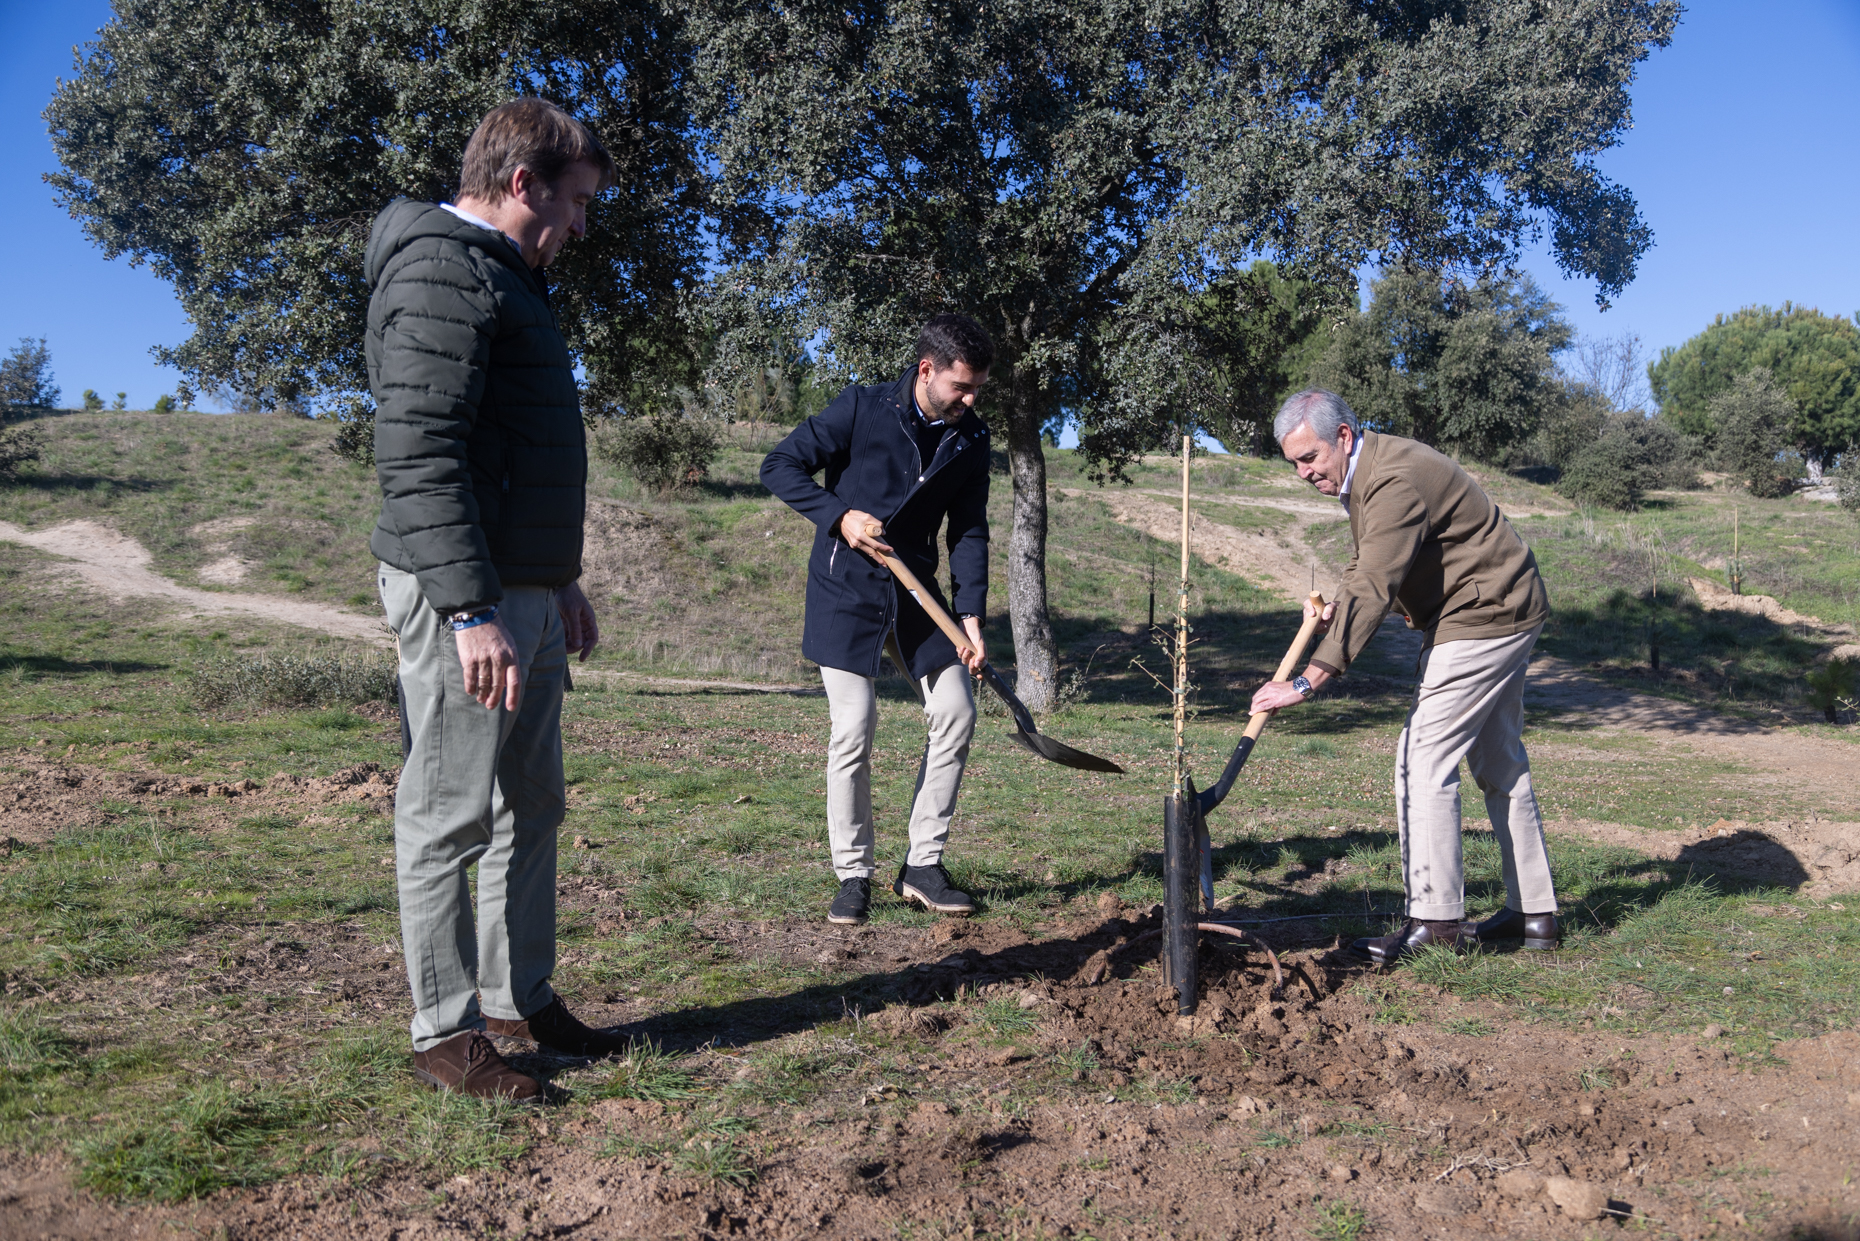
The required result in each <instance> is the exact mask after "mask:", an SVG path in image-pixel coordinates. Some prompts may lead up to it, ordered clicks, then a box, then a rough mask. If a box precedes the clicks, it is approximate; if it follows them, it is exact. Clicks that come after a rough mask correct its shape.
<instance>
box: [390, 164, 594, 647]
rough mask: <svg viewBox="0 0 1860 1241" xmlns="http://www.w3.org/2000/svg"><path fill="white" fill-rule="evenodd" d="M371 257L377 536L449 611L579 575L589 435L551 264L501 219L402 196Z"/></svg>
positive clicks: (439, 607)
mask: <svg viewBox="0 0 1860 1241" xmlns="http://www.w3.org/2000/svg"><path fill="white" fill-rule="evenodd" d="M365 270H366V273H367V277H368V285H369V288H370V289H372V290H373V294H372V296H371V297H370V298H369V302H368V341H367V353H368V386H369V387H370V388H371V389H372V390H373V392H374V398H375V474H376V476H377V477H378V478H379V479H380V481H381V498H382V503H381V520H380V522H379V524H377V525H376V526H375V532H374V535H373V537H372V538H370V539H369V540H368V547H369V550H370V551H372V552H374V554H375V555H376V556H377V557H378V558H379V559H381V560H382V561H384V562H385V563H387V564H391V565H393V566H394V567H395V568H397V569H402V570H404V571H406V572H408V573H411V574H413V575H414V576H415V577H416V578H418V579H419V582H420V590H421V593H423V594H424V595H425V596H426V601H427V603H429V604H430V605H432V607H433V609H434V610H435V611H437V612H442V613H451V612H460V611H465V610H467V609H471V608H478V607H483V606H485V605H487V604H492V603H496V602H497V601H498V600H499V599H502V598H503V597H504V588H505V587H507V586H566V585H567V584H568V583H570V582H572V581H574V580H575V579H576V578H578V577H580V576H581V538H582V518H583V516H584V512H585V508H586V489H587V481H588V451H587V440H586V435H585V433H584V430H583V428H582V423H581V400H580V394H579V392H578V390H577V387H576V384H575V374H574V362H573V360H572V359H571V358H570V357H569V353H568V344H567V342H566V341H564V340H563V339H562V333H561V331H560V329H558V328H557V327H556V323H555V314H554V312H553V311H552V310H551V309H550V307H549V297H548V292H547V290H546V289H545V287H544V286H543V283H542V280H541V278H540V276H539V275H538V274H537V273H535V272H532V271H531V270H530V268H529V266H528V265H527V264H526V263H524V262H523V258H522V256H521V255H520V254H519V253H518V252H517V250H516V248H515V247H514V246H512V244H511V243H510V241H509V240H508V239H507V238H505V237H504V236H503V234H501V233H494V232H491V231H490V230H488V229H483V228H479V227H477V226H476V225H472V224H467V223H466V222H465V221H464V220H461V219H459V218H458V217H457V216H455V215H452V214H451V213H450V212H446V211H442V210H440V209H439V208H438V207H436V206H434V205H433V204H431V203H421V202H412V201H410V200H408V199H404V198H403V199H397V200H396V201H394V202H392V203H390V204H388V206H387V208H386V209H385V210H384V211H382V212H381V214H380V215H379V216H377V217H376V219H375V227H374V234H373V236H371V237H370V238H369V242H368V254H367V257H366V260H365Z"/></svg>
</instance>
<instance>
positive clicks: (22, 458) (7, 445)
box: [0, 427, 45, 483]
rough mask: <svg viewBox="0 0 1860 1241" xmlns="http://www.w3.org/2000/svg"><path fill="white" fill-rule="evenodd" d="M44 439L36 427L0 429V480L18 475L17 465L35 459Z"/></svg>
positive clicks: (42, 446) (43, 444) (37, 457)
mask: <svg viewBox="0 0 1860 1241" xmlns="http://www.w3.org/2000/svg"><path fill="white" fill-rule="evenodd" d="M44 447H45V440H44V438H43V437H41V436H40V434H39V429H38V428H37V427H7V428H6V429H5V430H0V482H9V483H10V482H12V481H13V480H14V479H16V478H18V477H19V467H20V466H22V465H24V464H26V463H27V462H28V461H37V460H38V459H39V452H40V450H42V449H43V448H44Z"/></svg>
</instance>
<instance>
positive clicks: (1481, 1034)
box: [1440, 1017, 1492, 1038]
mask: <svg viewBox="0 0 1860 1241" xmlns="http://www.w3.org/2000/svg"><path fill="white" fill-rule="evenodd" d="M1440 1028H1441V1029H1442V1030H1445V1031H1446V1032H1447V1033H1448V1034H1459V1035H1464V1036H1465V1037H1467V1038H1486V1037H1488V1036H1490V1035H1491V1033H1492V1023H1491V1022H1489V1021H1487V1020H1485V1019H1484V1018H1483V1017H1452V1018H1449V1019H1448V1020H1446V1021H1443V1022H1441V1023H1440Z"/></svg>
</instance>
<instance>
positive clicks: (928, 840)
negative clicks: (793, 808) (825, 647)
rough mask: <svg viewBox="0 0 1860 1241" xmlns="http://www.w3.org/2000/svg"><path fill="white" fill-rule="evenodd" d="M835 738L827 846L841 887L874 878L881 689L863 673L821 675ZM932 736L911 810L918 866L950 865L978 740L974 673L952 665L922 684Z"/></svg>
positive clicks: (912, 859)
mask: <svg viewBox="0 0 1860 1241" xmlns="http://www.w3.org/2000/svg"><path fill="white" fill-rule="evenodd" d="M820 680H821V682H822V683H823V684H824V685H825V686H826V687H827V710H828V714H829V715H830V716H831V717H832V720H833V728H832V736H831V738H830V740H829V741H828V742H827V844H828V846H829V847H830V848H831V850H832V852H833V870H834V873H835V874H837V875H838V876H839V877H840V878H841V879H842V880H845V879H870V878H871V877H872V872H873V870H874V869H875V867H874V861H873V852H872V741H873V738H875V737H876V736H877V735H878V682H876V681H874V680H873V679H872V678H871V677H865V676H860V675H859V674H858V673H856V672H845V671H842V670H841V669H839V668H822V669H821V670H820ZM917 685H918V696H919V697H920V698H922V699H923V704H924V717H925V719H926V720H927V721H928V723H929V726H930V735H929V736H928V737H926V738H925V740H924V758H923V765H922V766H921V767H919V768H918V771H917V795H916V798H915V799H914V800H913V801H912V803H911V849H910V853H909V855H908V856H907V859H906V860H907V861H908V862H909V863H910V864H911V865H912V866H933V865H935V864H936V863H937V862H939V861H941V860H942V858H943V843H944V842H945V841H946V840H948V839H949V821H950V819H951V818H952V817H953V816H954V815H955V813H956V792H957V790H958V789H959V788H960V787H961V785H962V769H963V767H964V766H965V765H966V764H967V763H968V761H969V742H970V740H971V739H973V738H974V736H975V696H974V694H973V693H971V692H970V689H969V673H968V670H967V669H966V668H964V667H963V666H962V665H961V664H959V663H958V664H948V665H946V666H944V667H942V668H939V669H937V670H936V671H935V672H932V673H931V674H930V675H929V676H927V677H924V678H922V679H921V680H919V681H918V682H917Z"/></svg>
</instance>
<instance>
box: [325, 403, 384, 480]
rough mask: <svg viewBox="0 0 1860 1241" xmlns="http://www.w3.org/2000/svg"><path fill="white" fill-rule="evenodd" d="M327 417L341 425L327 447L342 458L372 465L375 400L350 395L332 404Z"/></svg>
mask: <svg viewBox="0 0 1860 1241" xmlns="http://www.w3.org/2000/svg"><path fill="white" fill-rule="evenodd" d="M328 416H329V417H331V418H334V419H335V420H336V421H337V422H338V423H340V424H341V425H340V426H338V427H337V428H336V435H335V438H334V439H332V440H331V441H330V444H329V450H330V451H331V452H333V453H335V454H336V455H337V456H338V457H341V458H342V459H343V460H345V461H353V462H355V463H356V464H357V465H366V466H372V465H374V463H375V403H374V402H373V401H371V400H369V399H368V398H367V397H365V396H352V397H350V398H349V399H348V400H346V401H342V402H340V403H339V404H337V405H335V406H333V407H332V408H331V409H330V411H329V415H328Z"/></svg>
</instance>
